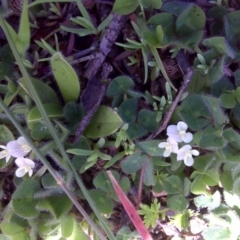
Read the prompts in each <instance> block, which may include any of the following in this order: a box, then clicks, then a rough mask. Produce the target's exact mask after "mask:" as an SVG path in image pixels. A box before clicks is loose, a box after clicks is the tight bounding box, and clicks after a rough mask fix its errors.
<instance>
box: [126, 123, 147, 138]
mask: <svg viewBox="0 0 240 240" xmlns="http://www.w3.org/2000/svg"><path fill="white" fill-rule="evenodd" d="M127 134H128V136H129V138H131V139H132V140H135V139H137V138H140V137H142V136H144V135H145V134H147V130H146V129H145V128H143V127H142V126H141V125H139V124H137V123H135V122H131V123H129V124H128V129H127Z"/></svg>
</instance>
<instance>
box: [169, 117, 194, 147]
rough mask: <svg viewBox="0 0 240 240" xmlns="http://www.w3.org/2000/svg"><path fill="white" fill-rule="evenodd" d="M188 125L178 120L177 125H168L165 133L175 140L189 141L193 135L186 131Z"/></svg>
mask: <svg viewBox="0 0 240 240" xmlns="http://www.w3.org/2000/svg"><path fill="white" fill-rule="evenodd" d="M187 128H188V125H187V124H186V123H185V122H181V121H180V122H178V124H177V125H170V126H168V127H167V135H168V136H169V137H171V138H173V139H175V141H177V142H182V141H183V142H185V143H189V142H191V141H192V139H193V135H192V134H191V133H189V132H186V130H187Z"/></svg>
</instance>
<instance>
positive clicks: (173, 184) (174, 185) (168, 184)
mask: <svg viewBox="0 0 240 240" xmlns="http://www.w3.org/2000/svg"><path fill="white" fill-rule="evenodd" d="M163 187H164V190H165V191H166V192H167V193H168V194H177V193H181V192H182V190H183V184H182V181H181V179H180V178H179V177H178V176H175V175H172V176H170V177H167V178H165V179H164V181H163Z"/></svg>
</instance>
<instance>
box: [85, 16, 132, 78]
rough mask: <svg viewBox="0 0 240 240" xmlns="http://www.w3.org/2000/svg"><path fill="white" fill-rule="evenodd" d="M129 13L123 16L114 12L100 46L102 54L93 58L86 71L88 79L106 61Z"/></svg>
mask: <svg viewBox="0 0 240 240" xmlns="http://www.w3.org/2000/svg"><path fill="white" fill-rule="evenodd" d="M127 18H128V15H126V16H122V15H118V14H114V15H113V18H112V20H111V22H110V24H109V26H108V28H107V30H106V33H105V35H104V36H103V38H102V41H101V43H100V46H99V53H100V54H101V55H100V56H99V57H98V58H95V59H93V60H92V61H91V62H90V63H89V65H88V67H87V69H86V71H85V73H84V76H85V77H86V78H87V79H90V78H92V77H94V76H95V75H96V73H97V72H98V70H99V68H100V67H101V66H102V64H103V62H104V61H105V58H106V56H107V55H108V54H109V52H110V51H111V48H112V45H113V44H114V43H115V41H116V39H117V37H118V35H119V32H120V30H121V29H122V27H123V25H124V23H125V22H126V20H127Z"/></svg>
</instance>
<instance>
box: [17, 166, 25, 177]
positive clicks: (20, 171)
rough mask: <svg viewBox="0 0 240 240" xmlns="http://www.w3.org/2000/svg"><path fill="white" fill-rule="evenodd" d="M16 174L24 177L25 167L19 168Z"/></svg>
mask: <svg viewBox="0 0 240 240" xmlns="http://www.w3.org/2000/svg"><path fill="white" fill-rule="evenodd" d="M15 174H16V176H17V177H23V176H24V175H25V174H26V171H25V168H24V167H20V168H18V169H17V170H16V172H15Z"/></svg>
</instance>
